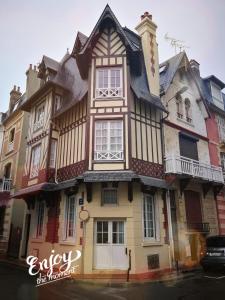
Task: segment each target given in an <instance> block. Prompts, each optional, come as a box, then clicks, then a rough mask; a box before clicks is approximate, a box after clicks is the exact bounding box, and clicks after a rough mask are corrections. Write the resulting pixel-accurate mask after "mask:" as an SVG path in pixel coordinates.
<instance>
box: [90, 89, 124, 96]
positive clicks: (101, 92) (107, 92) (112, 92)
mask: <svg viewBox="0 0 225 300" xmlns="http://www.w3.org/2000/svg"><path fill="white" fill-rule="evenodd" d="M115 97H122V88H116V87H115V88H96V98H115Z"/></svg>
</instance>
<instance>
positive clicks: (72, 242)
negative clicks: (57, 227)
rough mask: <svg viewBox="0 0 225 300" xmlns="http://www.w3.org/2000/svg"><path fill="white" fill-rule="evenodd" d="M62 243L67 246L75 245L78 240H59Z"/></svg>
mask: <svg viewBox="0 0 225 300" xmlns="http://www.w3.org/2000/svg"><path fill="white" fill-rule="evenodd" d="M59 244H60V245H65V246H75V245H76V242H75V240H74V241H60V242H59Z"/></svg>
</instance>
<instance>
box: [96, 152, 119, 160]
mask: <svg viewBox="0 0 225 300" xmlns="http://www.w3.org/2000/svg"><path fill="white" fill-rule="evenodd" d="M95 160H123V151H95Z"/></svg>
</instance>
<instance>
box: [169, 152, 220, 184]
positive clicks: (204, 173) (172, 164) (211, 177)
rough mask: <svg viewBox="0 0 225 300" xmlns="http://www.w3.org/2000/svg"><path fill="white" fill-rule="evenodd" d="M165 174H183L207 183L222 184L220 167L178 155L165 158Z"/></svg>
mask: <svg viewBox="0 0 225 300" xmlns="http://www.w3.org/2000/svg"><path fill="white" fill-rule="evenodd" d="M165 169H166V170H165V173H167V174H171V173H173V174H185V175H189V176H192V177H197V178H201V179H203V180H207V181H214V182H219V183H224V178H223V171H222V168H221V167H216V166H212V165H208V164H205V163H203V162H200V161H197V160H193V159H190V158H187V157H183V156H179V155H168V156H166V158H165Z"/></svg>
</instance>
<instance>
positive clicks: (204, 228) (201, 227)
mask: <svg viewBox="0 0 225 300" xmlns="http://www.w3.org/2000/svg"><path fill="white" fill-rule="evenodd" d="M187 230H188V231H196V232H202V233H209V231H210V227H209V223H187Z"/></svg>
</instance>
